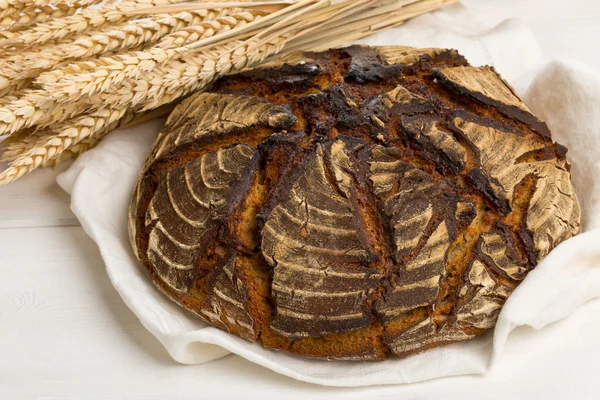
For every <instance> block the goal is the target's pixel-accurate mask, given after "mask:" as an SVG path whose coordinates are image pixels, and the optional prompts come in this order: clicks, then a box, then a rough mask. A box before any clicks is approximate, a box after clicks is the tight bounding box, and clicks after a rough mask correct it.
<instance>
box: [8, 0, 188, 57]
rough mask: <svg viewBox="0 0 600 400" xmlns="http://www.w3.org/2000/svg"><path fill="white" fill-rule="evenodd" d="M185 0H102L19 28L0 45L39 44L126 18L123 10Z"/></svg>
mask: <svg viewBox="0 0 600 400" xmlns="http://www.w3.org/2000/svg"><path fill="white" fill-rule="evenodd" d="M181 1H184V0H125V1H117V2H104V3H101V4H100V6H99V7H97V8H96V7H94V8H86V9H83V10H81V12H79V13H76V14H74V15H71V16H68V17H65V18H57V19H51V20H50V21H48V22H44V23H41V24H37V25H35V26H33V27H32V28H30V29H27V30H24V31H19V32H17V34H16V35H14V36H13V37H12V38H10V39H5V40H0V46H24V45H31V44H42V43H46V42H48V41H50V40H58V39H62V38H64V37H67V36H69V35H73V34H76V33H80V32H84V31H86V30H88V29H91V28H98V27H100V26H102V25H105V24H107V23H115V22H118V21H124V20H127V18H128V17H127V15H125V14H124V13H125V12H126V11H130V10H135V9H139V8H145V7H149V6H158V5H162V4H174V3H178V2H181Z"/></svg>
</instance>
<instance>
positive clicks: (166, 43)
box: [36, 11, 257, 101]
mask: <svg viewBox="0 0 600 400" xmlns="http://www.w3.org/2000/svg"><path fill="white" fill-rule="evenodd" d="M255 18H257V15H256V14H255V13H252V12H248V11H244V12H240V13H236V14H231V15H226V16H224V17H220V18H216V19H214V20H210V21H204V22H202V23H200V24H198V25H196V26H193V27H188V28H185V29H183V30H181V31H178V32H175V33H172V34H170V35H167V36H165V37H164V38H162V39H161V40H160V41H159V43H158V44H157V45H156V46H155V47H153V48H150V49H147V50H143V51H133V52H129V53H126V54H122V55H115V56H112V57H102V58H99V59H96V60H90V61H87V62H80V63H76V64H70V65H68V66H66V67H63V68H60V69H57V70H54V71H51V72H47V73H43V74H41V75H40V76H39V78H38V79H37V80H36V83H37V84H40V85H42V87H43V88H44V89H46V90H48V91H49V92H53V93H63V94H65V95H66V96H68V98H69V101H76V100H78V99H80V98H81V97H83V96H92V95H95V94H97V93H100V92H101V91H103V90H106V88H107V87H109V86H114V85H117V84H119V83H121V82H122V81H123V80H125V79H127V78H136V77H138V76H139V75H140V74H141V73H143V72H146V71H150V70H152V69H153V68H155V67H156V66H158V65H161V66H162V65H164V64H166V63H167V62H168V61H169V60H172V59H173V58H176V57H178V56H179V55H180V54H182V53H184V52H185V48H183V47H182V46H185V45H187V44H189V43H193V42H195V41H198V40H200V39H204V38H207V37H209V36H213V35H218V34H220V33H222V32H225V31H228V30H231V29H233V28H236V27H240V26H242V25H244V24H246V23H248V22H252V21H253V20H254V19H255ZM54 98H55V99H57V100H58V101H61V100H60V99H66V97H59V96H58V95H56V96H55V97H54Z"/></svg>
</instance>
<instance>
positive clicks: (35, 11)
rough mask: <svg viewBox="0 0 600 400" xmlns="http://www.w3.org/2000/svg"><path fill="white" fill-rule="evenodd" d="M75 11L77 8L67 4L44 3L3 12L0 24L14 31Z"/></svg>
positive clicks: (71, 13)
mask: <svg viewBox="0 0 600 400" xmlns="http://www.w3.org/2000/svg"><path fill="white" fill-rule="evenodd" d="M5 11H9V10H5ZM10 11H13V10H10ZM76 12H77V8H74V7H72V6H70V5H68V4H58V5H56V6H48V5H46V6H41V7H37V6H29V7H27V8H23V9H21V10H14V12H10V13H8V12H5V13H4V14H5V15H4V16H3V18H2V19H1V20H0V26H2V27H4V28H5V29H10V30H11V31H15V30H19V29H23V28H25V27H28V26H30V25H33V24H36V23H40V22H44V21H47V20H49V19H52V18H60V17H64V16H68V15H73V14H75V13H76Z"/></svg>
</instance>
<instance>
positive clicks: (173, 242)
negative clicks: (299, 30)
mask: <svg viewBox="0 0 600 400" xmlns="http://www.w3.org/2000/svg"><path fill="white" fill-rule="evenodd" d="M579 231H580V223H579V205H578V203H577V198H576V195H575V193H574V191H573V187H572V185H571V182H570V174H569V165H568V163H567V162H566V160H565V149H564V148H563V147H562V146H560V145H558V144H556V143H553V142H552V140H551V137H550V133H549V131H548V130H547V127H546V125H545V124H544V123H543V122H541V121H539V120H538V119H537V118H536V117H535V116H533V115H532V114H531V112H530V111H529V110H528V109H527V107H526V106H525V105H524V104H523V103H522V102H521V100H520V99H519V97H518V96H517V95H516V93H515V92H514V90H513V89H512V88H511V87H510V86H509V85H508V84H507V83H506V82H505V81H504V80H503V79H502V78H501V77H500V76H499V75H498V74H497V73H496V72H495V71H494V69H493V68H490V67H471V66H469V65H468V63H467V62H466V61H465V60H464V58H462V56H460V55H459V54H458V53H457V52H456V51H454V50H446V49H415V48H409V47H399V46H398V47H367V46H353V47H349V48H346V49H338V50H330V51H327V52H323V53H293V54H290V55H288V56H286V57H285V58H283V59H280V60H278V61H275V62H271V63H269V64H265V65H263V66H260V67H259V68H255V69H253V70H248V71H245V72H242V73H240V74H236V75H231V76H228V77H225V78H223V79H221V80H219V81H218V82H217V83H216V84H215V85H214V86H213V88H212V90H211V92H210V93H201V94H196V95H194V96H191V97H190V98H188V99H187V100H186V101H184V102H183V103H182V104H181V105H180V106H178V107H177V108H176V109H175V110H174V111H173V113H172V114H171V116H170V117H169V120H168V121H167V124H166V126H165V128H164V130H163V131H162V133H161V134H160V135H159V137H158V138H157V140H156V142H155V143H154V145H153V147H152V150H151V152H150V155H149V157H148V159H147V161H146V164H145V165H144V168H143V170H142V173H141V174H140V179H139V181H138V184H137V186H136V189H135V192H134V195H133V199H132V202H131V206H130V215H129V233H130V238H131V242H132V245H133V248H134V250H135V252H136V255H137V257H138V258H139V259H140V261H141V263H142V264H143V265H144V266H145V268H146V269H147V271H148V272H149V273H150V275H151V276H152V279H153V281H154V283H155V284H156V285H157V286H158V288H159V289H160V290H161V291H163V292H164V293H165V294H166V295H167V296H168V297H169V298H171V299H172V300H173V301H175V302H177V303H178V304H180V305H181V306H183V307H184V308H185V309H187V310H188V311H190V312H192V313H194V314H195V315H197V316H199V317H200V318H202V319H204V320H205V321H207V322H209V323H211V324H212V325H214V326H215V327H217V328H219V329H222V330H225V331H228V332H231V333H233V334H236V335H239V336H241V337H243V338H245V339H247V340H250V341H259V342H261V343H262V344H263V346H265V347H269V348H275V349H280V350H285V351H289V352H292V353H296V354H300V355H304V356H309V357H317V358H325V359H335V360H382V359H386V358H388V357H389V356H390V355H396V356H400V357H404V356H408V355H411V354H414V353H417V352H420V351H424V350H427V349H429V348H432V347H435V346H439V345H442V344H446V343H452V342H456V341H461V340H467V339H470V338H472V337H474V336H476V335H479V334H481V333H483V332H484V331H485V330H487V329H490V328H492V327H493V326H494V324H495V321H496V319H497V316H498V313H499V312H500V310H501V308H502V305H503V304H504V302H505V300H506V298H507V297H508V296H509V295H510V293H511V292H512V291H513V290H514V288H515V287H516V286H517V285H518V284H519V283H520V282H521V281H522V280H523V279H524V278H525V276H526V275H527V273H528V272H529V271H530V270H531V269H533V268H534V267H535V265H536V264H537V263H539V262H540V261H541V260H542V259H543V258H544V257H545V256H546V255H547V254H548V252H549V251H550V250H552V248H554V247H555V246H556V245H558V244H559V243H560V242H562V241H564V240H566V239H568V238H569V237H571V236H573V235H575V234H577V233H578V232H579Z"/></svg>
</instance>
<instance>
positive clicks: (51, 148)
mask: <svg viewBox="0 0 600 400" xmlns="http://www.w3.org/2000/svg"><path fill="white" fill-rule="evenodd" d="M126 111H127V108H102V109H99V110H96V111H92V112H90V113H89V114H85V115H82V116H79V117H77V118H75V119H74V120H73V121H70V122H68V123H66V124H60V125H57V126H52V127H50V128H49V129H48V134H47V136H45V137H44V138H43V139H40V140H38V141H36V143H35V144H34V145H33V147H32V148H31V149H30V150H28V151H26V152H25V153H23V154H22V155H20V156H19V157H17V158H16V159H15V160H14V161H12V162H11V163H10V164H9V167H8V168H7V169H5V170H4V171H2V173H0V186H1V185H5V184H7V183H10V182H12V181H14V180H15V179H18V178H19V177H21V176H23V175H25V174H28V173H30V172H31V171H33V170H34V169H36V168H38V167H40V166H42V165H43V164H44V163H47V162H48V160H51V159H52V158H54V157H56V156H57V155H58V154H60V153H62V152H63V151H64V149H66V148H68V147H71V146H74V145H76V144H77V143H79V142H80V141H81V140H83V139H85V138H87V137H90V136H92V135H96V134H99V133H100V132H102V131H109V130H112V129H114V128H115V126H116V124H117V123H118V121H119V120H120V119H121V118H122V117H123V115H124V114H125V112H126Z"/></svg>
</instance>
